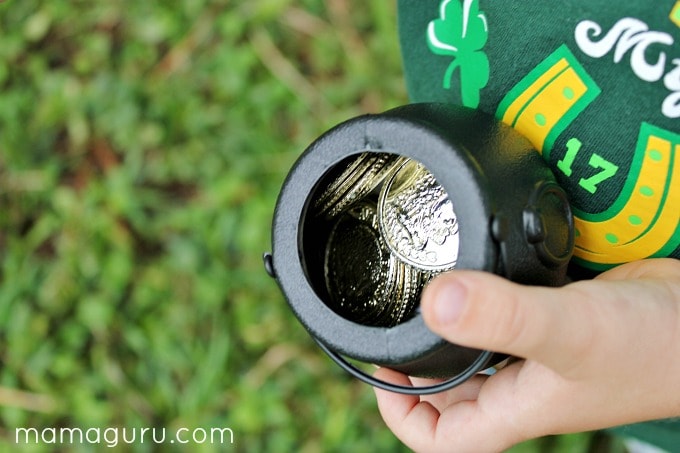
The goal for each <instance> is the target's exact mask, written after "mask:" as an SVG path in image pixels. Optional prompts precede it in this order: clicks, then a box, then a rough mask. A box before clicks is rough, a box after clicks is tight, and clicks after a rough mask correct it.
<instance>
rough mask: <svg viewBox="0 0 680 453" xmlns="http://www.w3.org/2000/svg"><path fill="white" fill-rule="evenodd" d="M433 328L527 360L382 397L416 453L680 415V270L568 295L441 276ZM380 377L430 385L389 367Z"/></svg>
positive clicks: (566, 290)
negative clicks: (424, 390)
mask: <svg viewBox="0 0 680 453" xmlns="http://www.w3.org/2000/svg"><path fill="white" fill-rule="evenodd" d="M421 305H422V311H423V316H424V319H425V322H426V323H427V325H428V326H429V327H430V328H431V329H432V330H433V331H434V332H436V333H437V334H439V335H441V336H442V337H444V338H446V339H447V340H449V341H451V342H453V343H457V344H461V345H465V346H470V347H475V348H481V349H490V350H494V351H499V352H506V353H509V354H512V355H514V356H517V357H524V358H526V360H521V361H518V362H515V363H513V364H511V365H510V366H508V367H506V368H504V369H502V370H501V371H499V372H498V373H497V374H495V375H494V376H491V377H485V376H476V377H475V378H473V379H471V380H470V381H468V382H466V383H465V384H463V385H461V386H460V387H457V388H455V389H453V390H450V391H448V392H445V393H440V394H437V395H432V396H426V397H414V396H406V395H398V394H394V393H390V392H386V391H382V390H376V394H377V398H378V405H379V408H380V412H381V414H382V416H383V418H384V420H385V422H386V423H387V425H388V426H389V428H390V429H391V430H392V431H393V432H394V433H395V434H396V435H397V437H399V438H400V439H401V440H402V441H403V442H404V443H405V444H406V445H408V446H409V447H411V448H413V449H415V450H417V451H427V452H432V451H455V452H467V451H484V452H488V451H498V450H503V449H505V448H508V447H509V446H512V445H514V444H516V443H519V442H521V441H523V440H526V439H530V438H534V437H538V436H542V435H546V434H557V433H567V432H578V431H587V430H593V429H598V428H604V427H610V426H615V425H620V424H625V423H631V422H637V421H643V420H650V419H655V418H666V417H672V416H680V261H678V260H673V259H652V260H646V261H640V262H636V263H630V264H626V265H623V266H620V267H618V268H615V269H613V270H610V271H608V272H605V273H603V274H601V275H600V276H599V277H598V278H596V279H594V280H589V281H580V282H576V283H572V284H569V285H567V286H565V287H562V288H542V287H530V286H521V285H517V284H514V283H511V282H509V281H507V280H505V279H503V278H501V277H497V276H494V275H492V274H488V273H482V272H473V271H463V270H457V271H453V272H450V273H448V274H445V275H442V276H439V277H438V278H436V279H435V280H433V282H432V283H431V284H430V285H429V286H428V287H427V288H426V290H425V292H424V294H423V297H422V303H421ZM376 375H377V376H378V377H380V378H381V379H384V380H387V381H390V382H394V383H400V384H406V385H408V384H409V383H410V382H413V383H414V384H415V385H423V384H425V383H426V381H425V380H423V379H415V378H412V379H409V378H407V377H406V376H404V375H402V374H400V373H397V372H394V371H392V370H388V369H380V370H378V371H377V372H376Z"/></svg>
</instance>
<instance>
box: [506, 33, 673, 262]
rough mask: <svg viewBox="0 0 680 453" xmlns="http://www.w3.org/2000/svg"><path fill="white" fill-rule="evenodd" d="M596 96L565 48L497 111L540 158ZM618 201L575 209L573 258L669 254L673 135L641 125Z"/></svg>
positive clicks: (596, 259) (625, 258) (525, 80)
mask: <svg viewBox="0 0 680 453" xmlns="http://www.w3.org/2000/svg"><path fill="white" fill-rule="evenodd" d="M599 94H600V89H599V87H598V86H597V85H596V84H595V82H594V81H593V80H592V78H591V77H590V76H589V75H588V73H587V72H586V71H585V69H584V68H583V67H582V66H581V64H580V63H579V62H578V60H577V59H576V57H575V56H574V55H573V54H572V53H571V51H570V50H569V49H568V48H567V47H566V46H561V47H560V48H559V49H557V50H556V51H555V52H553V53H552V54H551V55H550V56H549V57H548V58H546V59H545V60H544V61H543V62H542V63H540V64H539V65H538V66H537V67H536V68H535V69H534V70H532V71H531V72H530V73H529V74H527V76H526V77H524V78H523V79H522V80H521V81H520V82H519V83H518V84H517V85H516V86H515V87H514V88H513V89H512V90H510V91H509V92H508V94H507V95H506V96H505V97H504V98H503V100H502V101H501V103H500V104H499V107H498V110H497V112H496V116H497V117H498V118H500V119H502V120H503V122H505V123H506V124H509V125H511V126H512V127H514V128H515V129H517V130H518V131H519V132H521V133H523V134H524V135H525V136H526V137H527V138H528V139H529V140H530V141H531V142H532V143H533V144H534V146H535V147H536V148H537V149H538V150H539V152H542V153H543V155H544V157H545V158H546V159H547V158H548V154H549V153H550V150H551V149H552V146H553V143H554V141H555V140H556V138H557V137H558V136H559V135H560V134H561V133H562V131H564V129H565V128H566V127H567V126H568V125H569V124H570V123H571V122H572V121H573V120H574V118H576V117H577V116H578V114H579V113H580V112H581V111H583V109H585V108H586V107H587V106H588V104H590V103H591V102H592V100H593V99H595V98H596V97H597V96H598V95H599ZM635 154H636V155H635V156H634V159H633V162H635V163H636V164H634V165H637V167H634V168H631V171H630V174H629V175H628V177H627V181H628V183H627V184H626V185H625V186H624V189H623V191H622V192H621V195H620V196H619V199H617V200H616V201H615V202H614V203H613V205H612V206H611V207H610V208H609V209H608V210H606V211H605V212H603V213H600V214H589V213H585V212H580V211H578V210H575V221H574V224H575V227H576V234H577V237H576V243H575V245H576V248H575V251H574V256H575V257H576V259H577V260H578V261H580V262H581V263H583V264H584V265H586V266H589V267H593V268H597V269H603V268H607V267H611V266H612V265H616V264H620V263H624V262H628V261H634V260H638V259H642V258H646V257H650V256H655V255H660V256H663V255H664V254H667V253H670V252H672V251H673V250H674V249H675V248H676V247H677V246H678V244H680V228H678V223H679V216H680V181H679V179H680V159H678V157H679V156H680V135H677V134H674V133H671V132H669V131H666V130H663V129H659V128H656V127H654V126H652V125H650V124H646V123H643V124H642V127H641V129H640V135H639V138H638V146H637V150H636V153H635Z"/></svg>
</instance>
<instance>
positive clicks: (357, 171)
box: [315, 153, 403, 218]
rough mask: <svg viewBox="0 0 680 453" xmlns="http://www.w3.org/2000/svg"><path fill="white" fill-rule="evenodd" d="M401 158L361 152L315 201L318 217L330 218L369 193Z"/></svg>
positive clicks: (392, 155)
mask: <svg viewBox="0 0 680 453" xmlns="http://www.w3.org/2000/svg"><path fill="white" fill-rule="evenodd" d="M401 160H403V158H401V157H400V156H396V155H394V154H387V153H363V154H360V155H359V156H358V157H357V158H356V159H355V160H353V161H352V162H351V163H350V164H349V165H348V166H347V168H346V169H345V170H344V171H342V173H340V175H339V176H338V177H337V178H335V179H334V180H333V181H331V183H330V184H329V185H328V187H326V189H325V190H324V191H323V192H322V193H321V195H320V196H319V198H318V199H317V200H316V202H315V206H316V208H317V210H318V212H319V214H320V215H324V216H325V217H326V218H333V217H335V216H337V215H338V214H340V213H341V212H342V211H344V210H345V209H347V208H348V207H349V206H351V205H352V204H353V203H356V202H358V201H361V200H362V199H363V198H364V197H366V195H368V194H369V193H370V192H372V191H373V190H374V189H375V188H376V187H378V186H379V185H380V183H381V182H382V181H383V180H384V179H385V177H386V176H387V175H388V174H389V173H390V171H391V170H392V168H394V167H395V166H396V165H397V164H398V163H399V162H400V161H401Z"/></svg>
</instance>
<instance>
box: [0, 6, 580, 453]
mask: <svg viewBox="0 0 680 453" xmlns="http://www.w3.org/2000/svg"><path fill="white" fill-rule="evenodd" d="M395 24H396V12H395V7H394V3H393V2H389V1H375V2H365V1H358V0H353V1H350V0H334V1H330V0H329V1H328V2H321V1H313V0H306V1H293V0H260V1H237V0H232V1H230V0H222V1H206V0H173V1H169V0H146V1H138V2H132V1H128V2H123V1H103V0H98V1H90V2H85V1H82V0H80V1H72V2H39V1H36V0H20V1H19V0H6V1H5V2H3V3H0V37H1V38H0V39H1V40H0V88H1V90H2V91H1V94H0V447H2V448H0V450H2V449H3V448H7V449H15V448H17V447H16V446H13V442H14V433H15V431H14V430H15V428H17V427H35V428H37V429H42V428H46V427H80V428H81V429H83V430H85V429H87V428H90V427H101V428H102V429H103V428H105V427H128V428H132V427H137V428H141V427H167V428H168V429H172V428H178V427H189V428H195V427H203V428H210V427H229V428H231V429H232V430H233V431H234V436H235V445H234V446H229V447H228V448H225V450H226V451H252V452H267V451H272V452H273V451H276V452H280V451H301V452H316V451H352V452H355V451H358V452H361V451H395V452H396V451H406V449H405V448H404V447H403V446H401V444H400V443H399V442H398V441H397V440H396V439H395V438H394V437H393V436H392V434H391V433H390V432H389V431H388V430H387V429H386V428H385V427H384V424H383V423H382V421H381V419H380V417H379V415H378V412H377V409H376V406H375V401H374V398H373V393H372V391H371V389H370V388H368V387H367V386H365V385H364V384H360V383H358V382H355V381H353V380H351V379H350V378H348V377H347V376H345V375H344V374H343V372H342V371H340V370H339V369H337V368H336V367H335V366H334V365H332V364H331V363H330V361H329V360H327V359H326V358H325V357H323V356H322V353H321V352H320V351H319V350H318V349H317V348H316V347H315V346H314V344H313V342H312V341H311V340H310V339H309V337H308V336H307V334H306V333H305V332H304V330H303V329H302V327H301V326H300V325H299V324H298V323H297V322H296V321H295V320H294V318H293V315H292V314H291V313H290V311H289V310H288V308H287V306H286V304H285V302H284V300H283V298H282V295H281V294H280V292H279V290H278V288H277V287H276V285H275V283H274V281H272V280H271V279H270V278H268V277H267V276H266V274H265V272H264V270H263V266H262V262H261V254H262V252H264V251H267V250H269V248H270V225H271V216H272V213H273V208H274V204H275V201H276V196H277V193H278V190H279V188H280V186H281V183H282V181H283V179H284V177H285V174H286V173H287V171H288V169H289V168H290V166H291V165H292V164H293V162H294V160H295V159H296V157H297V156H298V155H299V154H300V153H301V151H302V150H303V149H304V148H305V147H306V146H307V144H309V143H310V142H311V141H312V140H313V139H314V138H315V137H316V136H318V135H319V134H321V133H322V132H323V131H325V130H326V129H327V128H329V127H330V126H332V125H334V124H336V123H338V122H340V121H342V120H345V119H347V118H350V117H352V116H355V115H357V114H360V113H364V112H377V111H382V110H385V109H387V108H390V107H394V106H397V105H400V104H404V103H406V102H407V95H406V92H405V88H404V83H403V80H402V74H401V66H400V57H399V49H398V43H397V34H396V25H395ZM587 441H588V437H587V436H569V437H564V438H558V439H552V440H550V439H548V440H543V441H536V442H530V443H527V444H524V445H523V446H521V447H518V449H517V450H516V451H517V452H538V451H542V450H546V448H549V449H550V451H564V452H568V451H575V452H576V451H582V449H583V448H585V447H584V445H585V444H586V443H587ZM546 442H548V444H550V445H553V446H550V445H548V447H545V445H547V444H546ZM550 442H552V443H550ZM542 445H543V447H542ZM555 445H556V446H555ZM52 447H53V446H52V445H44V446H43V447H42V448H40V447H39V446H36V445H32V446H30V447H27V448H24V449H23V451H51V450H52V449H53V448H52ZM170 447H177V445H174V446H171V445H167V444H166V445H165V446H164V449H163V451H166V450H168V449H170ZM62 448H63V450H64V451H91V450H97V451H100V450H104V449H105V447H103V446H99V447H98V448H92V446H88V445H84V446H78V445H64V446H62ZM203 448H204V449H203V450H201V446H199V445H192V448H191V451H214V450H215V447H214V446H212V447H211V446H209V445H205V446H203ZM553 448H557V449H558V450H554V449H553ZM157 449H158V448H155V447H154V445H153V444H151V443H149V442H147V443H144V444H141V443H135V444H132V445H127V446H125V448H124V449H123V450H130V451H140V452H141V451H155V450H157ZM180 450H181V449H179V448H176V451H180Z"/></svg>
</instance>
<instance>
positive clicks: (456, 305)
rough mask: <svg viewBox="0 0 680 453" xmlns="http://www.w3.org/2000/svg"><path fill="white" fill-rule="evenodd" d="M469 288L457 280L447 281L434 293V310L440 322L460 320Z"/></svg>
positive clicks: (451, 322) (449, 322)
mask: <svg viewBox="0 0 680 453" xmlns="http://www.w3.org/2000/svg"><path fill="white" fill-rule="evenodd" d="M466 293H467V290H466V289H465V287H464V286H463V285H461V284H460V283H458V282H456V281H450V282H446V283H444V284H441V285H440V286H439V287H438V288H437V292H436V293H435V294H434V301H433V307H432V311H433V312H434V316H435V321H436V322H437V323H438V324H453V323H455V322H456V321H458V318H460V315H461V313H462V312H463V308H465V296H466Z"/></svg>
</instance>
